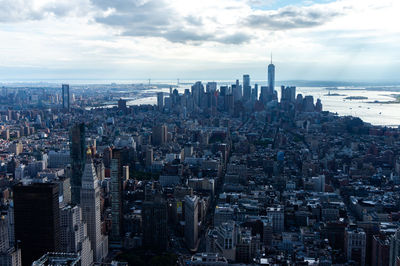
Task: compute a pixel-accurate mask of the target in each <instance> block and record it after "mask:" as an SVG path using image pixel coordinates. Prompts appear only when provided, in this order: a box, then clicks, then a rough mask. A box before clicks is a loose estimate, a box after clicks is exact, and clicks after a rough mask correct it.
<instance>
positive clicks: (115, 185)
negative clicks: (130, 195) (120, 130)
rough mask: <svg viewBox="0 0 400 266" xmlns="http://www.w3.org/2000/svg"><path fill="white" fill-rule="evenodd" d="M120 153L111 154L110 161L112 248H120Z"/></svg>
mask: <svg viewBox="0 0 400 266" xmlns="http://www.w3.org/2000/svg"><path fill="white" fill-rule="evenodd" d="M119 155H120V153H119V152H118V151H116V152H114V153H113V156H114V158H113V159H111V214H112V223H111V237H110V240H111V244H112V245H114V246H121V245H122V243H121V233H122V231H121V230H122V202H121V190H122V183H121V171H120V169H121V166H120V164H121V163H120V161H121V160H120V158H118V157H119Z"/></svg>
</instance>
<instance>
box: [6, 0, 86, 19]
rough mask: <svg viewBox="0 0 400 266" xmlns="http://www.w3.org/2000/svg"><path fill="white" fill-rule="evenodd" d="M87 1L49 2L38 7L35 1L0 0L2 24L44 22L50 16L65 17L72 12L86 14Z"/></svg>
mask: <svg viewBox="0 0 400 266" xmlns="http://www.w3.org/2000/svg"><path fill="white" fill-rule="evenodd" d="M86 3H87V2H86V1H85V0H83V1H81V0H49V1H45V2H44V3H43V4H41V5H37V4H36V3H35V1H34V0H0V23H1V22H2V23H13V22H21V21H30V20H42V19H44V18H46V17H49V16H54V17H65V16H67V15H70V14H71V13H72V12H75V13H76V14H79V13H85V12H84V11H83V10H84V9H86V7H87V5H86Z"/></svg>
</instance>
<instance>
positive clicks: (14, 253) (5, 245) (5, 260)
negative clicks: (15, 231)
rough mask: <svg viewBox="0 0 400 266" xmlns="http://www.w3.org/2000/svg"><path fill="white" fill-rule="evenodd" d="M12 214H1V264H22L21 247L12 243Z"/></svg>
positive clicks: (11, 265)
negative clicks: (16, 246)
mask: <svg viewBox="0 0 400 266" xmlns="http://www.w3.org/2000/svg"><path fill="white" fill-rule="evenodd" d="M9 219H10V215H7V214H5V213H1V214H0V265H6V266H9V265H10V266H21V249H18V248H15V247H14V245H11V242H12V241H11V239H10V232H11V231H12V230H10V228H9V227H10V223H9Z"/></svg>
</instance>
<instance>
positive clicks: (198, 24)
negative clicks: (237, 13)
mask: <svg viewBox="0 0 400 266" xmlns="http://www.w3.org/2000/svg"><path fill="white" fill-rule="evenodd" d="M92 3H93V4H94V5H95V6H97V7H98V8H100V9H102V10H103V11H107V10H108V11H110V13H109V14H107V15H105V16H98V17H96V18H95V19H96V21H97V22H98V23H102V24H104V25H107V26H111V27H117V28H119V29H120V30H121V34H122V35H124V36H139V37H159V38H164V39H166V40H168V41H170V42H174V43H194V44H198V43H202V42H219V43H224V44H242V43H245V42H248V41H249V39H250V38H248V36H247V35H246V34H244V33H236V34H232V35H228V34H225V33H224V32H221V31H210V30H205V29H204V27H203V19H202V17H200V16H193V15H190V14H189V15H187V16H183V15H181V14H179V13H177V12H176V11H175V9H174V8H172V7H171V6H170V5H169V3H168V2H167V1H164V0H117V1H106V0H92Z"/></svg>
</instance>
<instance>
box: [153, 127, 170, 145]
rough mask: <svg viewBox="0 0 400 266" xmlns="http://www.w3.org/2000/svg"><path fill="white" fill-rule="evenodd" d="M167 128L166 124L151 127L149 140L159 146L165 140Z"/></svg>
mask: <svg viewBox="0 0 400 266" xmlns="http://www.w3.org/2000/svg"><path fill="white" fill-rule="evenodd" d="M167 138H168V130H167V126H166V125H158V126H154V127H153V128H152V134H151V141H152V143H153V145H155V146H159V145H162V144H164V143H166V142H167Z"/></svg>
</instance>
